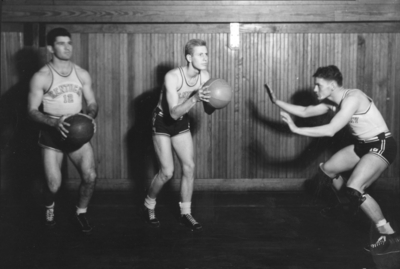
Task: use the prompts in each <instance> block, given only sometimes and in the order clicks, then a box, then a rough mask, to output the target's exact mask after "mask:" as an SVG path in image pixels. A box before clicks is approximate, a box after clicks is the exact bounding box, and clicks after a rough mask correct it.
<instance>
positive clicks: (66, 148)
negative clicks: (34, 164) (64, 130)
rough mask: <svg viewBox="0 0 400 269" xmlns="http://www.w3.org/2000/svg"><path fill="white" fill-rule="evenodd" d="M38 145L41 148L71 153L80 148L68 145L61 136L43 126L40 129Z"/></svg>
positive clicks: (52, 129) (51, 128)
mask: <svg viewBox="0 0 400 269" xmlns="http://www.w3.org/2000/svg"><path fill="white" fill-rule="evenodd" d="M38 144H39V146H40V147H42V148H47V149H52V150H56V151H60V152H71V151H75V150H77V149H79V148H80V147H81V146H71V145H69V144H68V143H67V142H66V141H65V139H64V137H63V136H62V134H61V133H60V132H59V131H58V130H57V129H55V128H54V127H50V126H43V127H41V129H40V133H39V141H38Z"/></svg>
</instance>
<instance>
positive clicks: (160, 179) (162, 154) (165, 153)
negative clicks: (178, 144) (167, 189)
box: [147, 135, 174, 199]
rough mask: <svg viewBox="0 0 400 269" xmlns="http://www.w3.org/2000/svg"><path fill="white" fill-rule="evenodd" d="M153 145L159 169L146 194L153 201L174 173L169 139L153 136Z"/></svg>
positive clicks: (164, 136)
mask: <svg viewBox="0 0 400 269" xmlns="http://www.w3.org/2000/svg"><path fill="white" fill-rule="evenodd" d="M153 144H154V149H155V151H156V155H157V157H158V160H159V164H160V169H159V171H158V173H157V174H156V175H155V176H154V178H153V180H152V182H151V185H150V188H149V190H148V193H147V194H148V196H149V197H150V198H152V199H155V198H156V197H157V195H158V194H159V192H160V191H161V189H162V188H163V186H164V184H165V183H166V182H168V181H169V180H170V179H171V178H172V175H173V172H174V157H173V153H172V147H171V138H170V137H169V136H166V135H154V136H153Z"/></svg>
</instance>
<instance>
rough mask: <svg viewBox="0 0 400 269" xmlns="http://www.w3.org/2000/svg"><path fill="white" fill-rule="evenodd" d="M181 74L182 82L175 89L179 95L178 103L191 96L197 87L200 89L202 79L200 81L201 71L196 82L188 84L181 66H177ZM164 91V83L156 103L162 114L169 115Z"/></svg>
mask: <svg viewBox="0 0 400 269" xmlns="http://www.w3.org/2000/svg"><path fill="white" fill-rule="evenodd" d="M178 69H179V71H180V73H181V76H182V84H181V86H180V87H179V89H178V90H177V92H178V97H179V101H178V104H179V105H180V104H182V103H183V102H185V101H186V100H187V99H188V98H189V97H191V96H192V94H193V93H194V92H195V91H197V90H198V89H200V87H201V85H202V81H201V71H200V73H199V76H198V78H197V80H196V82H195V83H194V84H193V85H190V84H189V83H188V82H187V80H186V76H185V74H184V72H183V68H182V67H178ZM166 91H167V89H166V88H165V84H164V85H163V87H162V89H161V94H160V99H159V101H158V105H157V107H158V108H160V109H161V111H163V112H164V114H167V115H169V107H168V103H167V100H166V94H165V93H166Z"/></svg>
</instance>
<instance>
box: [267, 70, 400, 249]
mask: <svg viewBox="0 0 400 269" xmlns="http://www.w3.org/2000/svg"><path fill="white" fill-rule="evenodd" d="M313 77H314V82H315V87H314V92H315V93H316V94H317V96H318V99H319V100H320V101H321V102H320V103H319V104H318V105H315V106H307V107H303V106H297V105H293V104H289V103H286V102H283V101H281V100H278V99H277V98H276V96H275V94H274V92H273V91H272V90H270V89H269V88H268V87H267V91H268V94H269V97H270V99H271V101H272V102H273V103H274V104H276V105H277V106H278V107H280V108H281V109H282V110H283V111H281V116H282V120H283V121H284V122H286V123H287V125H288V126H289V128H290V130H291V131H292V132H293V133H296V134H299V135H304V136H309V137H324V136H328V137H332V136H333V135H334V134H335V133H336V132H338V131H340V130H341V129H342V128H343V127H345V126H346V125H349V127H350V129H351V132H352V134H353V135H354V136H355V138H356V139H357V142H355V143H354V144H353V145H349V146H346V147H345V148H343V149H341V150H339V151H338V152H337V153H336V154H334V155H333V156H332V157H331V158H330V159H329V160H327V161H326V162H325V163H321V164H320V167H319V168H320V174H321V178H320V180H322V181H325V182H328V184H333V186H334V188H335V189H336V190H340V189H341V188H342V187H343V188H344V193H345V196H346V197H347V199H348V202H349V205H350V208H351V210H352V211H353V212H355V211H356V210H358V208H361V209H362V211H363V212H364V213H365V214H366V215H367V216H368V217H369V218H370V219H371V220H372V221H373V223H375V225H376V228H377V230H378V231H379V233H380V237H379V239H378V240H377V242H376V243H375V244H372V245H371V246H370V249H371V251H372V252H373V253H375V254H377V255H379V254H385V253H392V252H399V251H400V237H399V235H398V234H397V233H396V232H395V231H394V230H393V228H392V227H391V225H390V223H389V222H387V221H386V219H385V217H384V216H383V214H382V211H381V209H380V207H379V205H378V203H377V202H376V201H375V200H374V199H373V198H372V197H371V196H370V195H368V194H367V193H366V189H367V188H368V187H369V186H370V185H371V184H372V183H373V182H375V181H376V180H377V179H378V178H379V176H380V175H381V174H382V172H383V171H384V170H385V169H386V168H387V167H388V166H389V165H390V164H391V163H392V162H393V160H394V159H395V157H396V154H397V144H396V141H395V140H394V139H393V137H392V134H391V133H390V131H389V129H388V127H387V125H386V123H385V120H384V119H383V117H382V115H381V113H380V112H379V111H378V109H377V107H376V106H375V104H374V102H373V101H372V99H371V98H370V97H368V96H367V95H365V94H364V93H363V92H362V91H361V90H358V89H346V88H344V87H343V86H342V81H343V77H342V74H341V72H340V70H339V69H338V68H337V67H336V66H334V65H330V66H325V67H320V68H318V69H317V71H316V72H315V74H314V75H313ZM326 99H327V100H330V101H331V102H330V104H328V102H324V100H326ZM329 110H333V111H334V112H335V116H334V117H333V118H332V120H331V121H330V122H329V123H328V124H325V125H321V126H317V127H302V128H299V127H297V126H296V125H295V123H294V122H293V120H292V118H291V116H290V114H292V115H295V116H298V117H303V118H306V117H313V116H317V115H322V114H325V113H327V112H328V111H329ZM352 169H354V170H353V172H352V174H351V176H350V177H349V179H348V181H347V183H346V184H345V183H344V181H343V179H342V177H340V173H343V172H345V171H349V170H352ZM343 185H345V186H343Z"/></svg>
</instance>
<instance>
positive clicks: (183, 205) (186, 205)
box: [179, 202, 192, 215]
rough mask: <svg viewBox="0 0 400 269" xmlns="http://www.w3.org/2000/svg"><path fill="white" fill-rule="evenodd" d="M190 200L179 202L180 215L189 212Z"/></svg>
mask: <svg viewBox="0 0 400 269" xmlns="http://www.w3.org/2000/svg"><path fill="white" fill-rule="evenodd" d="M191 206H192V202H183V203H181V202H179V207H180V208H181V215H186V214H191V213H192V212H191Z"/></svg>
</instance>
